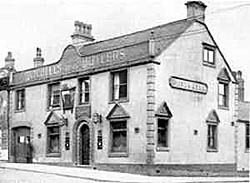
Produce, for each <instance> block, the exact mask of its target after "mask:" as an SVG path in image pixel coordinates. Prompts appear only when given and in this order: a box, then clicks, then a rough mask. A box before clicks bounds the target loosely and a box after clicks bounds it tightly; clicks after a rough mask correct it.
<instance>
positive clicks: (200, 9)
mask: <svg viewBox="0 0 250 183" xmlns="http://www.w3.org/2000/svg"><path fill="white" fill-rule="evenodd" d="M185 5H186V6H187V19H197V20H199V21H201V22H203V23H204V22H205V10H206V7H207V6H206V5H205V4H204V3H203V2H202V1H188V2H187V3H185Z"/></svg>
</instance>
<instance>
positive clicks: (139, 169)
mask: <svg viewBox="0 0 250 183" xmlns="http://www.w3.org/2000/svg"><path fill="white" fill-rule="evenodd" d="M93 168H96V169H99V170H107V171H118V172H126V173H134V174H144V175H168V176H229V175H230V176H232V175H234V174H235V175H236V173H237V171H236V165H235V164H183V165H181V164H171V165H169V164H168V165H166V164H158V165H146V164H135V165H133V164H96V165H93Z"/></svg>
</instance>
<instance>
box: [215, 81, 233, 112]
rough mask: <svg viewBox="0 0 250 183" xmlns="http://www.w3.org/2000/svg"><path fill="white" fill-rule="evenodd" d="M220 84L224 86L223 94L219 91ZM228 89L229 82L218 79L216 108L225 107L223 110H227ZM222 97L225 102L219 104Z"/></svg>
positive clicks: (228, 100)
mask: <svg viewBox="0 0 250 183" xmlns="http://www.w3.org/2000/svg"><path fill="white" fill-rule="evenodd" d="M220 85H223V86H224V94H221V93H220ZM229 89H230V86H229V82H228V81H223V80H218V92H217V93H218V94H217V95H218V108H219V109H225V110H229V102H230V99H229ZM221 96H222V97H223V100H225V102H224V103H225V104H223V105H221V104H220V97H221Z"/></svg>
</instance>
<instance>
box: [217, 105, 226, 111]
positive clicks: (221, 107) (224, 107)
mask: <svg viewBox="0 0 250 183" xmlns="http://www.w3.org/2000/svg"><path fill="white" fill-rule="evenodd" d="M218 109H222V110H227V111H229V107H226V106H221V105H219V106H218Z"/></svg>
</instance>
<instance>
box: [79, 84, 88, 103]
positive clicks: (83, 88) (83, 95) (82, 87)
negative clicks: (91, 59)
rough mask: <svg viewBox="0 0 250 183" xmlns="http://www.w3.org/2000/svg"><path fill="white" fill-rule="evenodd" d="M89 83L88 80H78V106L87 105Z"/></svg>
mask: <svg viewBox="0 0 250 183" xmlns="http://www.w3.org/2000/svg"><path fill="white" fill-rule="evenodd" d="M89 96H90V81H89V79H80V80H79V104H88V103H89V101H90V99H89Z"/></svg>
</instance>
